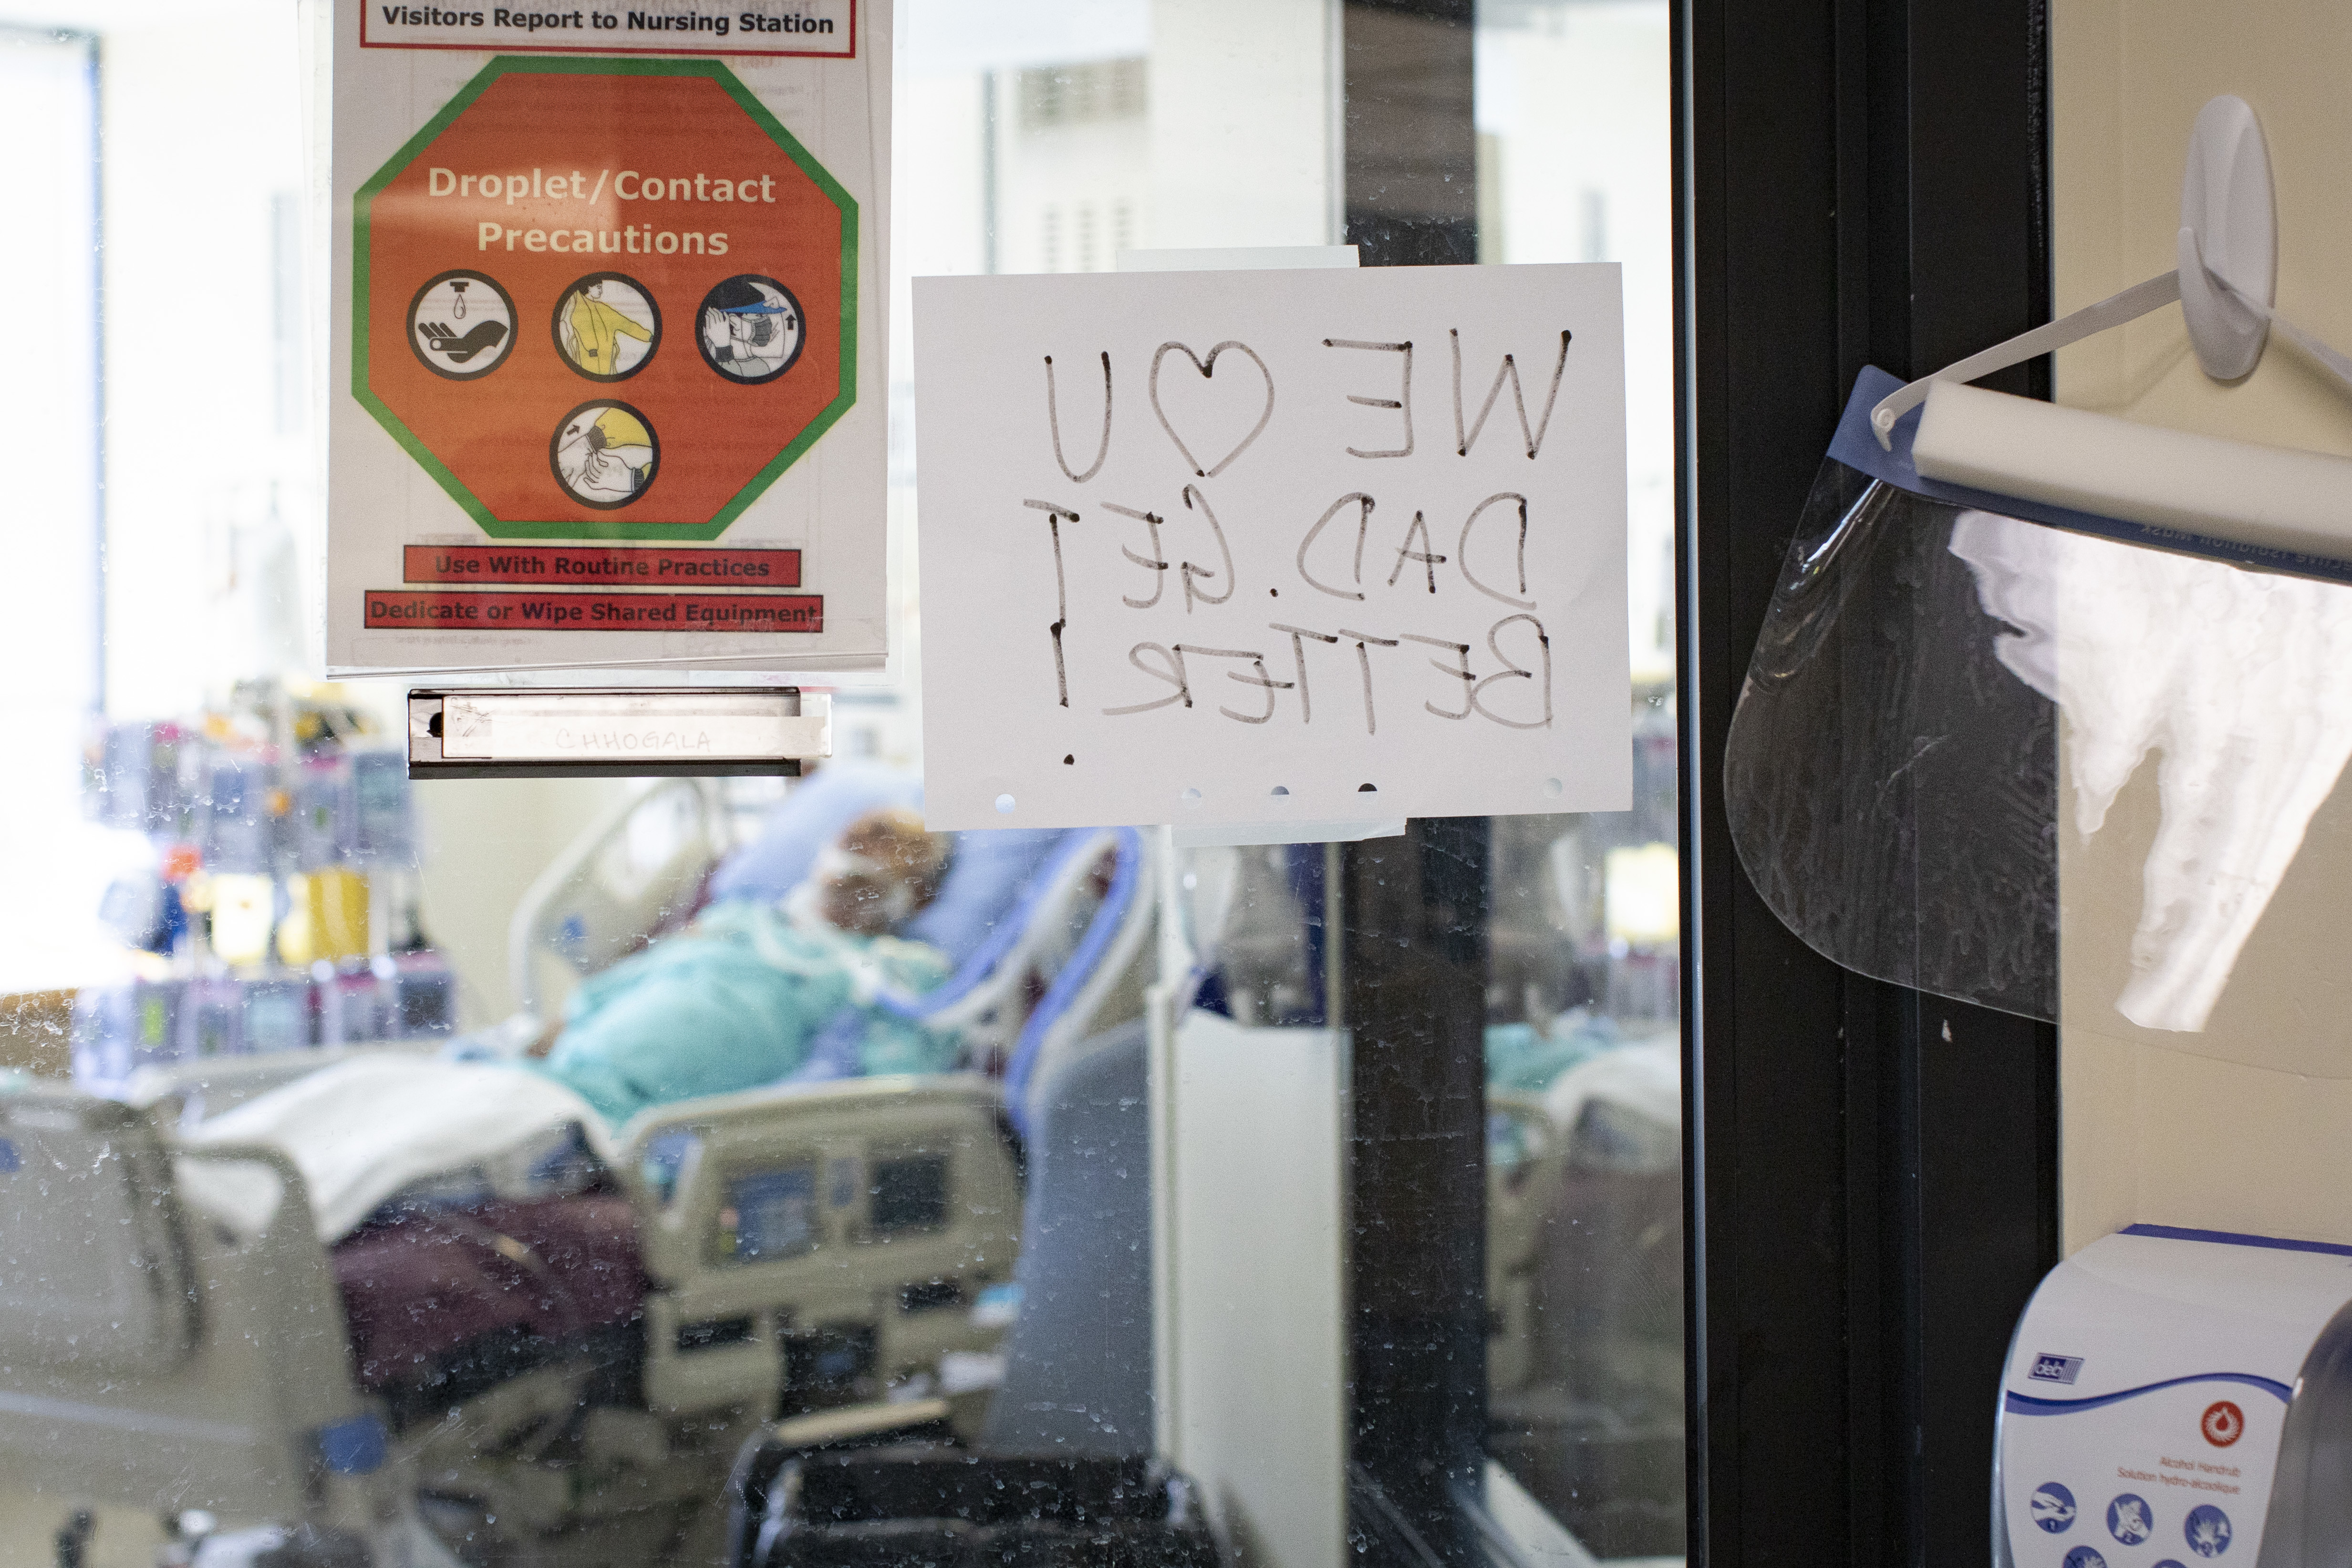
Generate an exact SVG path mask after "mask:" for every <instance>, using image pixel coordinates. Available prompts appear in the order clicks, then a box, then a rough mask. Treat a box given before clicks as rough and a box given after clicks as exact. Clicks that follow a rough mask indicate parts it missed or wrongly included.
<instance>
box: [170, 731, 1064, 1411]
mask: <svg viewBox="0 0 2352 1568" xmlns="http://www.w3.org/2000/svg"><path fill="white" fill-rule="evenodd" d="M825 782H827V781H824V780H823V779H822V777H821V778H820V780H819V781H816V783H815V784H813V785H812V786H808V787H807V793H806V795H804V796H803V797H801V798H799V799H798V800H796V801H792V802H788V803H787V808H788V812H792V815H793V820H795V821H796V822H797V824H798V826H799V827H800V828H801V829H803V830H805V829H806V828H808V827H809V826H810V825H811V822H812V820H814V821H815V822H818V823H821V824H822V825H823V826H824V829H825V830H826V832H825V835H824V837H823V838H821V839H819V838H815V837H814V836H809V837H804V840H803V847H802V849H801V850H800V851H799V853H798V854H797V855H795V854H793V853H791V852H780V851H779V848H778V846H779V843H780V842H781V840H782V837H784V836H783V835H782V834H780V833H777V832H771V834H770V835H769V836H767V837H765V838H763V840H762V841H761V844H759V845H755V846H753V847H752V851H753V853H751V854H749V855H746V856H745V857H743V858H742V860H741V861H740V863H739V864H737V865H736V866H734V867H733V868H731V876H730V872H727V871H722V874H721V879H720V880H721V882H722V887H721V889H720V890H721V892H722V894H731V897H725V898H724V899H723V900H722V901H721V902H719V903H717V904H714V905H713V906H712V907H710V908H709V909H707V910H704V911H702V913H701V914H700V915H699V916H698V918H697V920H696V921H694V923H693V924H692V925H691V926H690V927H688V929H687V930H686V931H681V932H679V933H677V934H676V935H673V936H670V937H667V938H665V939H662V940H660V941H657V942H655V943H654V944H653V945H652V946H651V947H649V948H647V949H646V951H645V952H640V953H638V954H636V955H635V957H633V958H630V959H628V960H626V961H625V962H623V963H619V964H616V965H614V967H613V968H612V969H610V970H607V971H605V972H604V973H602V974H599V975H596V976H594V977H593V978H592V979H590V980H589V981H587V982H586V983H585V984H583V985H582V986H581V988H580V990H579V991H578V992H577V993H575V994H574V996H573V999H572V1005H571V1006H570V1007H569V1008H568V1010H567V1016H566V1018H565V1020H564V1023H563V1025H562V1028H561V1030H560V1031H558V1032H555V1033H553V1034H552V1035H551V1036H550V1037H547V1038H546V1039H545V1041H543V1043H542V1045H541V1054H540V1056H539V1057H538V1058H537V1059H530V1058H524V1059H521V1060H483V1059H479V1058H475V1059H435V1058H420V1057H413V1056H407V1055H402V1054H397V1053H386V1054H381V1055H371V1056H367V1057H362V1058H357V1059H354V1060H351V1061H347V1062H342V1063H339V1064H336V1065H334V1066H331V1067H328V1068H322V1069H320V1071H318V1072H314V1073H311V1074H309V1075H307V1076H306V1077H303V1078H300V1079H296V1080H294V1081H293V1082H290V1083H289V1084H286V1085H285V1086H283V1087H282V1088H280V1089H274V1090H272V1091H270V1092H269V1093H267V1094H264V1095H261V1096H259V1097H257V1098H256V1099H255V1100H251V1101H248V1102H247V1103H246V1104H244V1105H242V1106H238V1107H236V1108H235V1109H234V1110H227V1111H225V1112H223V1113H221V1114H219V1115H217V1116H215V1117H213V1118H212V1119H211V1120H209V1121H205V1122H204V1123H202V1124H201V1125H200V1126H198V1127H195V1128H193V1129H189V1130H188V1131H186V1132H185V1133H184V1136H185V1137H186V1138H187V1139H188V1140H189V1141H190V1142H197V1143H226V1144H240V1143H257V1144H263V1145H267V1146H270V1147H274V1148H277V1149H279V1150H281V1151H282V1152H285V1153H286V1154H288V1155H289V1157H290V1158H291V1159H292V1160H293V1162H294V1163H295V1164H296V1166H297V1167H298V1168H299V1169H300V1171H301V1172H302V1174H303V1177H304V1181H305V1185H306V1186H307V1187H308V1188H309V1189H310V1201H311V1207H312V1211H313V1215H314V1217H315V1219H316V1221H317V1225H318V1230H319V1234H320V1240H322V1241H324V1242H326V1243H327V1244H328V1245H329V1246H330V1247H331V1248H332V1249H333V1259H334V1267H335V1272H336V1277H337V1279H338V1281H339V1283H340V1285H341V1289H342V1294H343V1298H344V1303H345V1310H346V1314H347V1318H348V1320H349V1323H350V1327H351V1331H352V1353H353V1358H354V1362H355V1364H356V1366H357V1368H358V1371H359V1373H360V1377H361V1381H362V1384H364V1385H365V1386H367V1387H370V1388H372V1389H383V1390H387V1391H394V1390H397V1389H407V1390H409V1391H410V1392H411V1394H413V1395H414V1396H415V1397H418V1398H434V1397H441V1396H443V1395H446V1394H449V1393H450V1392H451V1390H452V1388H453V1387H454V1386H455V1385H454V1384H452V1383H451V1381H450V1380H451V1379H452V1378H453V1377H455V1378H457V1379H458V1381H459V1382H463V1380H464V1376H465V1375H469V1374H467V1373H465V1372H464V1368H465V1366H466V1365H467V1364H470V1363H467V1361H466V1358H467V1357H468V1356H472V1355H474V1354H475V1352H476V1351H478V1350H479V1349H480V1347H483V1346H485V1345H497V1344H505V1343H508V1342H509V1341H511V1342H514V1344H516V1345H520V1346H524V1347H530V1346H538V1347H546V1346H552V1345H558V1344H575V1343H578V1342H581V1340H582V1337H583V1336H593V1335H595V1334H599V1333H604V1332H606V1331H621V1330H622V1329H623V1328H624V1327H625V1325H627V1324H629V1323H631V1322H633V1321H635V1316H636V1313H637V1310H638V1307H637V1303H638V1301H639V1300H641V1298H642V1296H643V1294H644V1290H645V1288H646V1286H645V1280H644V1279H643V1277H642V1274H641V1272H640V1271H639V1268H638V1265H637V1261H636V1247H635V1214H634V1210H633V1208H632V1205H630V1203H629V1202H628V1200H627V1199H626V1198H625V1196H623V1195H622V1194H621V1193H620V1192H619V1190H618V1188H617V1187H616V1186H615V1185H614V1183H613V1181H612V1179H611V1177H610V1176H609V1175H608V1174H607V1172H608V1171H609V1169H610V1168H611V1162H612V1161H613V1159H614V1157H615V1156H616V1155H617V1153H618V1150H617V1147H616V1144H617V1139H616V1137H615V1134H616V1133H617V1132H618V1131H619V1130H620V1129H621V1127H622V1126H623V1124H624V1123H625V1122H626V1121H628V1120H629V1119H630V1118H631V1117H633V1116H635V1115H636V1114H637V1113H639V1112H640V1111H643V1110H647V1109H649V1108H652V1107H656V1106H659V1105H663V1104H667V1103H669V1102H672V1101H675V1100H684V1099H688V1098H693V1097H697V1096H702V1095H709V1094H723V1093H728V1092H732V1091H738V1090H743V1089H757V1088H761V1087H764V1086H767V1085H770V1084H774V1083H777V1082H779V1081H781V1080H788V1079H795V1078H802V1079H816V1078H835V1077H850V1076H857V1075H862V1074H871V1073H897V1072H931V1071H940V1070H944V1069H947V1068H953V1067H955V1066H957V1065H958V1063H959V1061H960V1059H961V1050H962V1047H961V1042H960V1041H959V1040H958V1039H957V1038H956V1037H955V1036H954V1035H953V1034H952V1033H951V1032H949V1031H944V1030H940V1029H936V1028H932V1027H929V1026H926V1025H925V1024H924V1023H923V1022H921V1020H920V1018H919V1016H918V1015H919V1009H918V1008H916V1007H913V1006H910V1005H907V1004H908V1000H909V999H911V998H914V997H918V996H919V995H920V994H922V993H924V992H927V991H929V990H931V989H933V988H934V987H936V986H938V985H939V984H940V983H941V982H942V981H944V980H945V979H947V977H948V975H949V973H950V970H951V969H953V968H954V967H955V966H956V965H957V964H958V963H964V962H966V961H971V960H974V957H975V954H979V955H980V956H981V958H982V959H983V960H984V956H985V955H984V954H982V952H981V950H982V948H984V947H985V946H986V945H987V943H988V942H989V940H990V933H991V932H992V931H994V930H995V929H996V928H997V927H998V925H999V922H1000V921H1003V920H1005V919H1008V918H1010V916H1011V907H1012V904H1013V898H1014V893H1015V889H1018V888H1019V887H1021V886H1023V885H1024V884H1026V883H1027V882H1028V881H1029V879H1031V877H1032V876H1033V874H1034V873H1035V872H1036V870H1037V869H1038V868H1039V867H1040V866H1042V865H1043V864H1044V863H1045V860H1046V858H1047V857H1048V855H1049V852H1050V851H1051V850H1052V848H1053V847H1054V846H1055V844H1056V843H1057V842H1059V839H1060V837H1061V836H1059V835H1056V834H1053V833H1022V832H1002V831H1000V832H995V833H987V834H973V835H966V836H965V837H963V839H962V840H961V842H960V843H959V846H958V848H957V851H956V855H955V866H954V870H955V872H956V873H957V875H956V876H955V878H954V879H948V872H949V869H950V867H949V856H948V852H947V847H946V845H945V843H944V842H943V841H942V840H941V839H940V838H938V837H933V836H931V835H929V834H928V833H926V832H925V831H924V828H923V825H922V821H921V818H920V817H919V816H917V815H916V814H915V812H914V811H913V810H912V809H911V808H909V807H908V806H904V805H900V806H886V807H883V808H879V809H866V807H867V806H869V805H871V803H872V798H873V794H874V790H873V787H872V786H873V781H871V780H866V781H863V783H862V784H861V781H859V780H858V779H856V777H855V776H854V775H852V774H851V773H849V772H848V770H845V771H844V776H843V778H842V779H841V781H840V783H839V784H834V785H833V786H832V788H831V790H830V793H828V791H827V789H825V788H824V787H817V784H824V783H825ZM861 790H862V792H863V793H862V796H861V794H860V792H861ZM828 799H831V800H833V801H834V803H835V806H834V809H832V810H831V811H830V812H829V813H828V811H827V809H826V802H827V801H828ZM795 806H796V807H797V811H796V812H793V810H792V808H793V807H795ZM853 813H856V815H853ZM843 822H846V823H847V826H845V827H844V828H841V829H840V830H839V831H838V832H833V831H831V830H832V829H834V828H835V827H837V826H839V825H840V824H842V823H843ZM782 823H783V816H782V814H780V819H779V824H780V825H782ZM820 844H821V845H822V847H816V846H818V845H820ZM811 849H814V854H813V856H812V855H811V853H810V850H811ZM812 861H813V863H812ZM943 883H944V890H943ZM785 889H789V891H788V892H787V891H785ZM780 893H781V894H782V896H779V895H780ZM902 931H907V932H909V933H919V934H920V936H921V937H923V938H925V939H928V940H923V941H917V940H911V939H910V935H902V934H898V933H900V932H902ZM232 1197H233V1194H223V1198H224V1200H226V1199H229V1198H232ZM486 1237H487V1238H488V1240H487V1242H486V1240H485V1238H486ZM502 1238H503V1239H502ZM509 1243H511V1244H512V1245H509ZM518 1247H519V1248H520V1251H517V1250H516V1249H517V1248H518ZM509 1253H513V1254H514V1257H523V1258H530V1259H536V1260H537V1263H536V1265H534V1267H536V1268H540V1269H541V1270H542V1271H546V1270H551V1271H552V1273H551V1276H550V1278H562V1279H567V1280H570V1281H571V1283H569V1284H566V1285H565V1286H564V1287H563V1288H562V1289H551V1288H549V1287H548V1286H547V1283H546V1281H545V1280H543V1279H539V1278H538V1276H537V1275H536V1274H533V1273H531V1271H530V1268H524V1267H523V1266H522V1265H520V1264H517V1263H516V1262H515V1261H514V1257H509ZM583 1281H584V1283H583ZM532 1353H537V1352H532ZM453 1356H454V1357H456V1358H457V1361H455V1362H453V1361H452V1360H451V1358H452V1357H453ZM436 1391H437V1392H436Z"/></svg>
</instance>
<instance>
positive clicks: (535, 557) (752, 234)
mask: <svg viewBox="0 0 2352 1568" xmlns="http://www.w3.org/2000/svg"><path fill="white" fill-rule="evenodd" d="M313 15H314V16H315V17H317V19H318V20H319V21H320V26H318V27H317V28H315V29H313V35H314V37H316V38H318V39H322V40H324V47H326V48H328V50H329V51H330V53H331V80H332V83H333V90H332V94H331V110H329V112H330V114H331V125H326V126H321V127H320V136H321V141H322V142H324V143H325V145H326V150H327V153H328V154H329V156H330V157H331V168H332V203H333V210H332V214H331V223H330V227H331V232H332V235H333V245H334V248H333V265H332V274H331V277H332V284H333V297H332V307H331V322H332V333H331V340H332V343H331V347H332V364H331V374H330V376H329V380H328V386H329V389H330V392H329V397H330V409H329V418H328V476H327V489H328V540H327V565H326V574H327V583H326V589H325V601H326V606H327V616H326V630H327V650H326V662H327V664H328V666H329V667H330V668H331V669H332V670H334V671H336V672H337V673H343V672H351V673H363V672H382V673H395V672H405V673H435V674H447V673H453V672H457V671H477V670H495V669H511V668H531V667H535V666H536V667H550V666H551V667H560V668H583V667H595V666H613V665H640V666H654V667H658V666H671V667H679V668H777V669H805V668H825V669H856V668H878V667H879V666H880V665H881V664H882V662H883V659H884V657H885V655H886V653H887V636H886V606H887V592H886V588H885V584H884V570H885V563H886V558H887V549H886V541H885V524H884V516H885V510H886V509H885V504H884V500H885V468H886V465H885V450H884V442H885V416H884V408H883V404H884V401H885V400H884V399H883V398H882V397H881V396H880V395H879V394H880V391H881V389H882V387H883V385H884V384H885V380H886V361H885V359H884V354H883V345H882V332H881V321H880V318H879V317H878V316H877V315H873V314H872V313H870V312H868V311H867V310H865V309H864V308H863V306H862V305H861V301H873V300H882V299H884V298H885V294H884V290H883V279H885V278H886V277H887V275H888V268H887V258H886V257H885V256H884V254H883V250H882V243H881V241H882V232H883V230H882V226H881V224H880V222H879V216H880V214H881V213H882V211H883V209H884V205H885V204H886V203H887V200H888V198H889V190H888V181H889V165H890V150H889V145H888V127H889V123H890V113H889V82H890V58H891V41H890V33H889V25H890V7H889V6H887V5H877V4H875V3H874V0H728V3H727V4H726V5H715V4H709V3H698V0H677V3H676V4H667V5H662V6H660V7H657V8H656V10H654V11H636V10H630V9H627V8H626V7H623V8H619V9H607V10H599V9H596V8H593V7H591V8H589V9H586V10H576V9H551V10H545V11H538V10H509V9H500V8H497V7H484V8H479V9H466V8H457V9H452V8H449V7H445V6H423V5H375V4H369V5H344V4H341V3H340V0H336V3H334V4H332V5H329V4H328V3H327V0H314V12H313ZM420 583H432V584H446V585H448V586H447V588H446V591H445V592H436V593H432V594H420V593H418V592H416V591H415V584H420ZM486 584H530V586H531V588H532V590H533V592H532V594H531V595H530V596H529V601H528V603H529V605H530V609H528V610H525V609H523V608H520V607H519V606H521V605H524V603H525V601H524V600H523V599H522V598H520V597H519V596H518V595H515V594H514V593H511V592H509V593H505V594H496V593H490V592H487V591H485V589H484V587H483V586H482V585H486ZM679 589H701V590H705V591H706V598H698V597H696V596H694V595H681V594H679V593H677V590H679ZM663 590H667V592H662V591H663ZM709 590H718V591H719V592H720V593H722V594H723V595H727V603H726V604H725V605H719V606H717V607H718V608H719V609H720V610H723V612H724V613H718V614H705V613H702V612H703V611H705V610H709V609H711V608H712V607H713V603H715V602H706V599H707V591H709ZM640 595H642V596H643V600H644V602H643V603H638V602H636V599H637V597H638V596H640ZM770 600H772V602H769V601H770ZM477 601H478V602H477ZM820 605H821V606H822V610H821V612H820V611H819V609H818V608H817V606H820ZM558 633H560V634H561V635H556V634H558Z"/></svg>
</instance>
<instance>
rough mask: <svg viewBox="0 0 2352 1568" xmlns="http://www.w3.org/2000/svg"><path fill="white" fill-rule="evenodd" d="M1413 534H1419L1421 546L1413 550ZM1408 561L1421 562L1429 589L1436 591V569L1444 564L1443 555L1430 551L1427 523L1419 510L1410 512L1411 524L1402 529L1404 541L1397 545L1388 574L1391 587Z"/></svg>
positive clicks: (1394, 584) (1432, 591)
mask: <svg viewBox="0 0 2352 1568" xmlns="http://www.w3.org/2000/svg"><path fill="white" fill-rule="evenodd" d="M1415 534H1419V535H1420V536H1421V548H1420V549H1418V550H1415V549H1414V548H1413V547H1412V541H1413V536H1414V535H1415ZM1408 561H1418V562H1420V563H1421V569H1422V570H1423V572H1426V573H1427V574H1429V591H1430V592H1431V593H1433V594H1434V593H1436V592H1437V569H1438V568H1439V567H1440V566H1443V565H1444V564H1445V557H1444V556H1443V555H1433V554H1431V553H1430V551H1429V524H1428V522H1427V521H1424V520H1423V517H1422V515H1421V513H1419V512H1414V513H1413V514H1412V527H1410V528H1408V529H1406V530H1405V531H1404V542H1403V543H1402V544H1400V545H1398V546H1397V559H1396V567H1395V569H1394V570H1393V571H1391V572H1390V574H1389V586H1390V587H1391V588H1393V587H1395V586H1396V584H1397V578H1398V576H1399V575H1400V574H1402V573H1403V571H1404V563H1406V562H1408Z"/></svg>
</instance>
